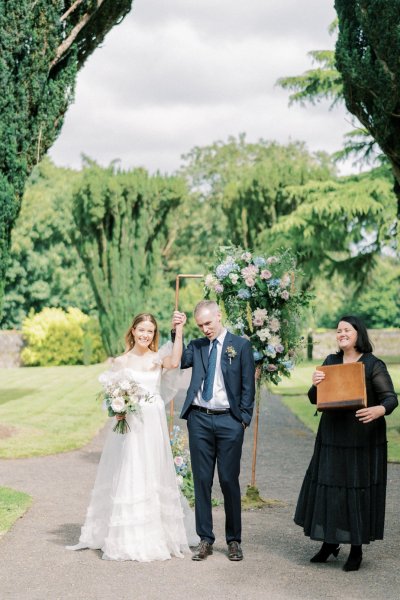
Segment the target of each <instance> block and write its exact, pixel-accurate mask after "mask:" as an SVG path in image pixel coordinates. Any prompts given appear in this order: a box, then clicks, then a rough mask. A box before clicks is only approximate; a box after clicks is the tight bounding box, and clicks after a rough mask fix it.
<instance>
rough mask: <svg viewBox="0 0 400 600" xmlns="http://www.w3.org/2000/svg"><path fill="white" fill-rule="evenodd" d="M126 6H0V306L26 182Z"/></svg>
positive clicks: (70, 0) (87, 0) (12, 0)
mask: <svg viewBox="0 0 400 600" xmlns="http://www.w3.org/2000/svg"><path fill="white" fill-rule="evenodd" d="M131 4H132V0H96V1H95V0H64V1H60V0H35V2H32V1H31V0H7V2H1V3H0V85H1V90H2V93H1V95H0V307H1V304H2V297H3V288H4V277H5V272H6V267H7V263H8V253H9V247H10V242H11V231H12V228H13V225H14V223H15V220H16V218H17V216H18V213H19V210H20V207H21V200H22V194H23V190H24V186H25V182H26V179H27V177H28V176H29V173H30V172H31V170H32V168H33V167H34V165H35V164H37V163H38V162H39V161H40V159H41V158H42V156H43V155H44V154H45V153H46V151H47V150H48V149H49V148H50V146H51V145H52V144H53V142H54V141H55V139H56V138H57V136H58V134H59V132H60V130H61V127H62V123H63V118H64V115H65V112H66V110H67V108H68V106H69V105H70V103H71V102H72V101H73V96H74V89H75V80H76V75H77V73H78V70H79V69H80V68H81V66H82V65H83V64H84V62H85V60H86V59H87V57H88V56H89V55H90V54H91V53H92V52H93V51H94V49H95V48H96V47H97V46H98V45H99V44H100V43H101V42H102V41H103V39H104V37H105V35H106V33H107V32H108V31H109V30H110V29H111V28H112V26H113V25H114V24H115V23H117V22H119V21H120V20H121V19H122V18H123V17H124V16H125V15H126V14H127V12H128V11H129V10H130V7H131Z"/></svg>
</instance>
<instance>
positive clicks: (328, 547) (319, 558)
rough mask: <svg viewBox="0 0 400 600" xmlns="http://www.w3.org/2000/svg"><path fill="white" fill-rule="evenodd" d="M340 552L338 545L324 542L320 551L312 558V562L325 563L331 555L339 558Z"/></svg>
mask: <svg viewBox="0 0 400 600" xmlns="http://www.w3.org/2000/svg"><path fill="white" fill-rule="evenodd" d="M339 551H340V546H338V545H337V544H327V543H326V542H324V543H323V544H322V546H321V548H320V550H319V551H318V552H317V554H315V555H314V556H313V557H312V558H310V562H312V563H324V562H326V561H327V560H328V558H329V557H330V555H331V554H333V556H335V557H336V556H337V555H338V554H339Z"/></svg>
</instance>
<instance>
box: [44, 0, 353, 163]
mask: <svg viewBox="0 0 400 600" xmlns="http://www.w3.org/2000/svg"><path fill="white" fill-rule="evenodd" d="M333 18H334V12H333V9H332V8H331V7H330V6H329V5H328V4H327V3H325V2H321V0H308V1H307V3H298V2H294V1H292V0H281V1H280V3H279V5H278V3H271V2H265V1H264V0H248V1H247V2H246V3H243V2H238V1H237V0H236V2H232V0H219V2H218V3H215V2H214V1H213V2H211V0H203V1H202V2H201V3H197V2H196V3H195V2H190V0H171V1H169V2H165V0H164V1H161V0H136V2H135V3H134V9H133V11H132V12H131V13H130V14H129V15H128V17H127V18H126V19H125V20H124V21H123V22H122V24H121V25H119V26H117V27H115V28H114V29H113V30H112V32H111V33H110V34H109V35H108V37H107V38H106V40H105V43H104V46H103V47H102V48H99V49H98V50H97V51H96V52H95V53H94V54H93V56H92V57H91V58H90V59H89V61H88V63H87V65H86V66H85V67H84V69H83V70H82V72H81V73H80V74H79V77H78V84H77V90H76V101H75V104H74V105H73V106H71V107H70V109H69V111H68V113H67V117H66V120H65V124H64V128H63V131H62V133H61V136H60V138H59V139H58V140H57V142H56V144H55V145H54V147H53V148H52V150H51V153H50V154H51V156H52V157H53V158H54V160H55V161H56V163H57V164H63V165H71V166H75V167H78V166H80V162H81V159H80V156H81V153H82V152H83V153H85V154H88V155H89V156H90V157H92V158H94V159H95V160H97V161H98V162H100V163H102V164H108V163H109V162H110V161H111V160H113V159H115V158H120V159H121V162H122V164H123V165H124V166H125V167H131V166H138V165H142V166H145V167H147V168H148V169H150V170H151V171H154V170H157V169H159V170H161V171H171V170H174V169H176V168H178V167H179V165H180V162H181V161H180V156H181V155H182V154H183V153H186V152H188V151H189V150H190V149H191V148H192V147H193V146H195V145H205V144H209V143H212V142H213V141H215V140H216V139H226V138H227V137H228V136H229V135H237V134H238V133H240V132H245V133H246V134H247V137H248V139H249V140H251V141H255V140H257V139H258V138H260V137H263V138H265V139H275V140H278V141H280V142H282V143H285V142H287V141H288V140H289V139H300V140H304V141H306V143H307V144H308V146H309V148H310V149H311V150H317V149H324V150H327V151H329V152H331V151H333V150H336V149H337V148H338V147H340V145H341V141H342V140H341V135H342V133H343V132H345V131H347V130H348V129H349V128H350V126H349V124H348V123H346V122H345V111H344V109H342V110H336V111H334V112H328V110H327V106H318V107H314V108H313V107H309V108H307V109H302V108H301V107H291V108H289V107H288V94H287V92H284V91H283V90H281V89H280V88H278V87H277V86H276V85H275V82H276V80H277V79H278V78H279V77H281V76H285V75H292V74H298V73H301V72H302V71H304V70H305V69H307V68H310V60H309V58H308V57H307V52H308V51H309V50H311V49H316V48H321V47H322V48H323V47H332V46H333V40H332V39H331V38H330V37H329V35H328V33H327V27H328V25H329V23H330V22H331V21H332V20H333Z"/></svg>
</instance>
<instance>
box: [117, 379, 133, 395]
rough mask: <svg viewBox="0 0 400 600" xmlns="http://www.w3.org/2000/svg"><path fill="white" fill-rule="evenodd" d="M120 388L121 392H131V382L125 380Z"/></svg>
mask: <svg viewBox="0 0 400 600" xmlns="http://www.w3.org/2000/svg"><path fill="white" fill-rule="evenodd" d="M119 387H120V388H121V390H124V392H129V390H130V389H131V382H130V381H128V380H127V379H125V380H124V381H121V383H120V384H119Z"/></svg>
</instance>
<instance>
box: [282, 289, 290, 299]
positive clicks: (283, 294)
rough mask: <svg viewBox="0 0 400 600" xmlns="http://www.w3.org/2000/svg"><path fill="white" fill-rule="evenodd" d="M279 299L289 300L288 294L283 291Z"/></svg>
mask: <svg viewBox="0 0 400 600" xmlns="http://www.w3.org/2000/svg"><path fill="white" fill-rule="evenodd" d="M281 298H283V299H284V300H289V292H288V291H287V290H283V292H282V294H281Z"/></svg>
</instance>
